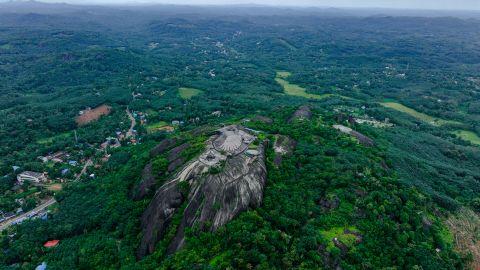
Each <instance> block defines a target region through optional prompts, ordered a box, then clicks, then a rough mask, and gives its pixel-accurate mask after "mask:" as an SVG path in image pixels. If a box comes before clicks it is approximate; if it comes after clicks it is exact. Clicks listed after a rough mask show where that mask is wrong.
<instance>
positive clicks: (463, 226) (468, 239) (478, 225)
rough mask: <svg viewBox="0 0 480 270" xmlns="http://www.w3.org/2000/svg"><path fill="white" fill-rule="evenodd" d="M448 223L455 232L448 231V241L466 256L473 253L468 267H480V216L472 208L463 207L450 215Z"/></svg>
mask: <svg viewBox="0 0 480 270" xmlns="http://www.w3.org/2000/svg"><path fill="white" fill-rule="evenodd" d="M446 225H447V227H448V228H449V229H450V232H451V234H453V235H449V234H450V233H447V236H448V237H447V238H448V241H446V242H447V243H448V242H452V244H453V245H454V246H455V249H456V250H457V251H458V252H460V253H461V254H462V255H464V256H468V255H469V254H471V256H472V261H470V265H469V266H470V267H467V268H468V269H480V235H479V234H478V231H479V230H480V217H479V216H478V215H477V214H476V213H475V212H473V211H472V210H470V209H467V208H463V209H460V211H458V212H457V213H455V214H452V215H450V217H449V218H448V220H446ZM467 268H466V269H467Z"/></svg>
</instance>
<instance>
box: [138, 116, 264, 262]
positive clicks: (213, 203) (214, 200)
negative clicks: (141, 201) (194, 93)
mask: <svg viewBox="0 0 480 270" xmlns="http://www.w3.org/2000/svg"><path fill="white" fill-rule="evenodd" d="M206 144H207V147H206V149H205V151H204V152H203V153H202V154H201V155H200V156H199V157H198V158H196V159H194V160H191V161H190V162H188V163H187V164H186V165H185V166H184V167H183V168H181V169H180V171H179V172H178V173H177V174H176V175H175V177H173V178H172V179H171V180H169V181H167V182H166V183H165V184H164V185H163V186H161V187H160V188H159V189H158V190H157V192H156V193H155V196H154V198H153V200H152V201H151V203H150V205H149V206H148V207H147V209H146V211H145V212H144V214H143V216H142V220H141V224H142V230H143V238H142V241H141V243H140V247H139V248H138V251H137V256H138V257H139V258H141V257H143V256H145V255H147V254H150V253H152V252H153V251H154V248H155V244H156V243H157V242H158V241H160V240H161V239H162V238H163V236H164V235H165V232H166V229H167V227H168V225H169V224H170V222H171V220H172V218H173V216H174V215H175V214H176V213H179V214H181V215H182V218H181V222H180V225H179V226H178V227H177V230H176V235H175V237H174V238H173V240H172V241H171V242H170V245H169V247H168V250H167V252H168V253H174V252H175V251H177V250H178V249H180V248H181V247H182V246H183V245H184V241H185V229H186V228H188V227H192V226H195V227H197V228H199V229H201V230H204V231H215V230H216V229H218V228H219V227H221V226H223V225H225V224H226V223H228V222H229V221H230V220H232V219H233V218H235V217H236V216H237V215H238V214H239V213H240V212H242V211H245V210H247V209H248V208H253V207H257V206H259V205H260V204H261V202H262V199H263V188H264V185H265V181H266V173H267V172H266V167H265V151H264V146H263V143H258V142H257V138H256V136H255V135H254V134H252V133H250V132H249V131H247V130H246V129H244V128H242V127H240V126H236V125H233V126H227V127H224V128H222V129H220V130H218V132H217V134H215V135H213V136H212V137H211V138H210V139H209V140H208V141H207V142H206ZM185 187H188V188H187V190H185ZM182 205H184V206H185V208H184V211H183V213H181V212H179V211H180V208H181V206H182ZM182 209H183V208H182Z"/></svg>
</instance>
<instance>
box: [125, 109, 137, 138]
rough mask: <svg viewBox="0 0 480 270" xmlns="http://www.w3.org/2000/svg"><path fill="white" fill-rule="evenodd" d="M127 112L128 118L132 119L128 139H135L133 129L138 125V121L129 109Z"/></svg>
mask: <svg viewBox="0 0 480 270" xmlns="http://www.w3.org/2000/svg"><path fill="white" fill-rule="evenodd" d="M125 111H126V112H127V115H128V118H129V119H130V123H131V124H130V129H129V130H128V131H127V134H126V137H127V138H131V137H134V136H133V129H134V128H135V126H136V125H137V121H136V120H135V117H133V115H132V113H131V112H130V110H129V109H128V107H127V109H126V110H125Z"/></svg>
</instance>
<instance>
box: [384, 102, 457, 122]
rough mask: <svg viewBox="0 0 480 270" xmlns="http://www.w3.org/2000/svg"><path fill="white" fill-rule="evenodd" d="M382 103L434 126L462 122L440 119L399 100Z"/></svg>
mask: <svg viewBox="0 0 480 270" xmlns="http://www.w3.org/2000/svg"><path fill="white" fill-rule="evenodd" d="M380 104H381V105H382V106H384V107H387V108H390V109H394V110H396V111H399V112H403V113H406V114H408V115H410V116H412V117H414V118H417V119H418V120H421V121H423V122H426V123H429V124H432V125H434V126H443V125H446V124H461V123H460V122H456V121H450V120H443V119H440V118H435V117H432V116H430V115H428V114H424V113H421V112H418V111H416V110H414V109H412V108H409V107H407V106H404V105H402V104H400V103H397V102H382V103H380Z"/></svg>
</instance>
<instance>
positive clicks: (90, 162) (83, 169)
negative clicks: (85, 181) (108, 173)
mask: <svg viewBox="0 0 480 270" xmlns="http://www.w3.org/2000/svg"><path fill="white" fill-rule="evenodd" d="M92 165H93V161H92V159H89V160H87V162H85V165H83V168H82V171H81V172H80V173H79V174H78V175H77V177H75V181H78V180H79V179H80V177H82V175H84V174H85V172H86V171H87V167H88V166H92Z"/></svg>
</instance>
